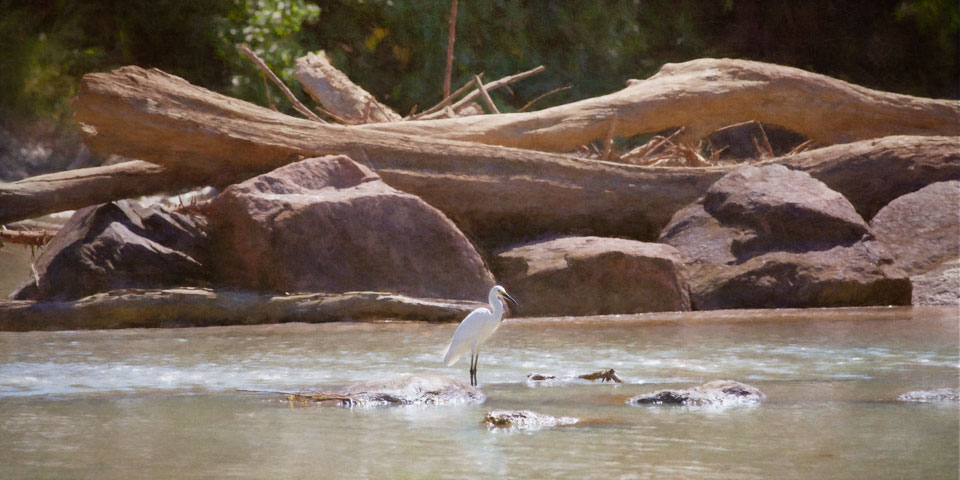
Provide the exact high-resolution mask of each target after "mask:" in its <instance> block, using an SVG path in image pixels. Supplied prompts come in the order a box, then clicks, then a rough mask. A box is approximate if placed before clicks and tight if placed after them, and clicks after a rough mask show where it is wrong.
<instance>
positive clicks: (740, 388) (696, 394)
mask: <svg viewBox="0 0 960 480" xmlns="http://www.w3.org/2000/svg"><path fill="white" fill-rule="evenodd" d="M764 398H766V395H764V394H763V392H761V391H760V390H758V389H757V388H756V387H753V386H751V385H747V384H745V383H740V382H737V381H734V380H713V381H711V382H707V383H704V384H703V385H698V386H695V387H690V388H685V389H680V390H658V391H656V392H653V393H645V394H641V395H637V396H635V397H631V398H628V399H627V403H629V404H631V405H685V406H693V407H733V406H748V405H756V404H758V403H760V401H761V400H763V399H764Z"/></svg>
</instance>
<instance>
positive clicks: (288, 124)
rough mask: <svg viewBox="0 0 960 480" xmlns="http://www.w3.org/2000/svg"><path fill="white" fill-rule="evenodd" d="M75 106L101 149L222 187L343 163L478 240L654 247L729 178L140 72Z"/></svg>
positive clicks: (108, 76) (87, 88)
mask: <svg viewBox="0 0 960 480" xmlns="http://www.w3.org/2000/svg"><path fill="white" fill-rule="evenodd" d="M77 104H78V110H77V114H76V119H77V121H79V122H81V123H82V124H83V128H84V130H85V132H86V133H87V135H88V136H87V142H88V144H89V145H90V147H91V148H92V149H94V150H96V151H103V152H114V153H119V154H122V155H126V156H130V157H134V158H141V159H144V160H148V161H150V162H155V163H157V164H160V165H164V166H166V167H167V168H169V169H170V170H174V171H178V170H180V169H187V170H189V171H197V170H202V171H205V172H207V173H208V174H209V175H211V176H216V177H217V178H225V177H229V176H235V175H237V174H239V173H243V172H250V171H260V172H265V171H269V170H272V169H274V168H276V167H278V166H281V165H284V164H286V163H289V162H291V161H296V160H298V159H301V158H305V157H313V156H322V155H327V154H346V155H349V156H351V157H352V158H353V159H355V160H356V161H358V162H361V163H364V164H368V165H369V166H371V167H372V168H373V169H374V170H375V171H376V172H377V173H378V174H380V176H381V177H382V178H383V180H384V181H385V182H387V183H388V184H390V185H391V186H394V187H395V188H398V189H400V190H404V191H407V192H410V193H414V194H416V195H419V196H421V197H422V198H423V199H424V200H426V201H427V202H428V203H430V204H432V205H434V206H435V207H437V208H439V209H441V210H442V211H444V213H446V214H447V215H448V216H450V217H451V218H453V220H454V221H456V222H457V223H458V225H459V226H460V227H461V228H462V229H463V230H464V231H465V232H467V233H468V234H471V235H473V236H474V238H482V239H484V240H489V241H493V242H497V243H499V241H500V240H510V239H517V238H523V237H527V236H529V235H537V234H539V233H545V232H556V233H566V232H577V231H588V232H596V233H597V234H609V235H614V236H627V237H632V238H655V237H656V235H657V234H658V233H659V228H660V227H661V226H663V225H665V224H666V222H667V221H668V220H669V219H670V215H671V214H672V212H674V211H676V210H677V209H679V208H680V207H682V206H684V205H686V204H687V203H689V202H691V201H693V199H695V198H696V197H697V196H699V195H700V193H701V192H703V191H704V190H705V189H706V188H707V187H708V186H709V185H710V184H711V183H712V182H713V181H714V180H715V179H716V178H718V177H719V176H720V175H722V173H723V172H724V171H725V170H724V169H722V168H714V169H710V168H705V169H697V170H689V169H682V168H675V169H664V168H658V169H654V168H643V167H635V166H631V165H623V164H615V163H609V162H598V161H593V160H584V159H577V158H572V157H568V156H564V155H558V154H550V153H542V152H535V151H528V150H520V149H512V148H504V147H498V146H490V145H482V144H475V143H467V142H457V141H450V140H443V139H430V138H421V137H412V136H409V135H400V134H394V133H384V132H377V131H373V130H363V129H359V128H357V127H346V126H339V125H329V124H319V123H316V122H310V121H307V120H301V119H296V118H292V117H289V116H286V115H283V114H280V113H277V112H274V111H271V110H268V109H265V108H262V107H258V106H256V105H252V104H250V103H247V102H243V101H240V100H237V99H234V98H230V97H226V96H223V95H219V94H216V93H213V92H210V91H209V90H206V89H203V88H200V87H197V86H194V85H191V84H190V83H188V82H186V81H185V80H183V79H181V78H179V77H175V76H173V75H169V74H166V73H164V72H161V71H159V70H145V69H142V68H138V67H124V68H121V69H118V70H116V71H114V72H112V73H104V74H90V75H86V76H85V77H84V80H83V82H82V83H81V87H80V95H79V97H78V102H77ZM0 199H2V197H0ZM7 221H9V220H7Z"/></svg>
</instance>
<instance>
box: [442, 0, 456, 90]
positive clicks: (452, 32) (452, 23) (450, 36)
mask: <svg viewBox="0 0 960 480" xmlns="http://www.w3.org/2000/svg"><path fill="white" fill-rule="evenodd" d="M457 3H459V2H458V0H453V2H451V3H450V18H449V19H448V22H449V28H448V31H447V70H446V72H445V73H444V76H443V96H444V97H449V96H450V75H451V74H452V73H453V42H454V41H455V40H456V39H457Z"/></svg>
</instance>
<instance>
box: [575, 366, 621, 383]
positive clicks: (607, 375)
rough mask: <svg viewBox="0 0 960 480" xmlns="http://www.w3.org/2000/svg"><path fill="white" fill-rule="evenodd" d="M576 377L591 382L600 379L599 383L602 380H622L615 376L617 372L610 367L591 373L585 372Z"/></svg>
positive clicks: (619, 381) (616, 381) (618, 381)
mask: <svg viewBox="0 0 960 480" xmlns="http://www.w3.org/2000/svg"><path fill="white" fill-rule="evenodd" d="M577 378H582V379H584V380H590V381H591V382H595V381H597V380H600V382H601V383H603V382H614V383H623V380H620V377H618V376H617V372H616V371H614V369H612V368H608V369H606V370H600V371H597V372H593V373H585V374H583V375H579V376H577Z"/></svg>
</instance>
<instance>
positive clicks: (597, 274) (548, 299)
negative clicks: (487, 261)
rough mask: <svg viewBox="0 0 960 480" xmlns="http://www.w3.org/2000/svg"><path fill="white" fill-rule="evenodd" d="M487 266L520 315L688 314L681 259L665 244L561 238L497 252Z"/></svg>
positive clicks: (605, 239)
mask: <svg viewBox="0 0 960 480" xmlns="http://www.w3.org/2000/svg"><path fill="white" fill-rule="evenodd" d="M491 263H492V268H493V270H494V272H495V273H496V276H497V278H498V279H500V281H501V282H502V284H503V285H504V286H505V287H506V288H507V290H508V291H510V292H512V293H511V294H512V295H513V296H514V297H515V298H516V299H517V300H518V301H519V302H520V308H519V309H518V310H519V314H521V315H523V316H549V315H596V314H613V313H638V312H660V311H680V310H689V309H690V300H689V294H688V289H687V283H686V280H684V277H683V260H682V257H681V256H680V255H679V253H678V252H677V251H676V249H674V248H673V247H671V246H669V245H663V244H656V243H644V242H637V241H633V240H624V239H618V238H602V237H564V238H558V239H554V240H547V241H540V242H535V243H530V244H526V245H522V246H518V247H514V248H510V249H508V250H505V251H501V252H499V253H498V254H496V256H495V258H494V259H493V260H492V262H491Z"/></svg>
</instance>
